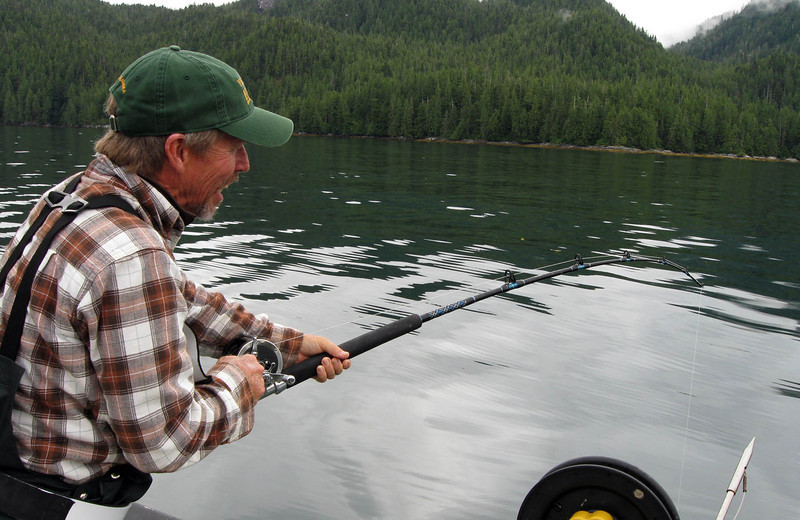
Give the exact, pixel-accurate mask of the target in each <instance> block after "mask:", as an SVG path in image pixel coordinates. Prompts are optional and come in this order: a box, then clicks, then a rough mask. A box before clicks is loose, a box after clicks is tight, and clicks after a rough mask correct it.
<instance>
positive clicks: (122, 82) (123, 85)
mask: <svg viewBox="0 0 800 520" xmlns="http://www.w3.org/2000/svg"><path fill="white" fill-rule="evenodd" d="M117 79H119V84H120V85H122V93H123V94H124V93H125V91H126V90H127V89H126V88H125V78H123V77H122V76H120V77H119V78H117Z"/></svg>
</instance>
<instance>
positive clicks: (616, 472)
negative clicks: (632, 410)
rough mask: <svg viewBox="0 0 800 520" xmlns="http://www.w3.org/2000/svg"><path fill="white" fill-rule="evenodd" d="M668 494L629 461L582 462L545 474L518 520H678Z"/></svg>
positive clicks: (592, 459)
mask: <svg viewBox="0 0 800 520" xmlns="http://www.w3.org/2000/svg"><path fill="white" fill-rule="evenodd" d="M679 518H680V517H679V516H678V512H677V510H676V509H675V505H674V504H673V503H672V500H670V498H669V496H668V495H667V493H666V492H665V491H664V490H663V489H662V488H661V486H659V485H658V483H657V482H656V481H655V480H653V479H652V478H651V477H650V476H649V475H647V474H646V473H645V472H643V471H642V470H640V469H639V468H637V467H635V466H632V465H630V464H628V463H626V462H622V461H620V460H616V459H610V458H606V457H582V458H578V459H573V460H570V461H567V462H565V463H563V464H560V465H558V466H556V467H555V468H553V469H551V470H550V471H549V472H547V473H546V474H545V475H544V477H542V479H541V480H539V482H538V483H537V484H536V485H535V486H533V488H532V489H531V491H530V492H529V493H528V496H526V497H525V500H524V501H523V502H522V506H521V507H520V510H519V515H518V516H517V520H679Z"/></svg>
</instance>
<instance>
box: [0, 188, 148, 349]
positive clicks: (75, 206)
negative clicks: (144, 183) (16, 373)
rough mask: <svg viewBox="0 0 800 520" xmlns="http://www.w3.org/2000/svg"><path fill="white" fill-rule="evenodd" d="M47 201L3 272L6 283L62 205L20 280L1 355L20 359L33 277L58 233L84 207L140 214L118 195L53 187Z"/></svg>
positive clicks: (2, 276)
mask: <svg viewBox="0 0 800 520" xmlns="http://www.w3.org/2000/svg"><path fill="white" fill-rule="evenodd" d="M79 180H80V177H77V178H76V179H73V180H72V181H70V183H69V185H68V186H67V189H69V188H70V187H71V188H72V190H74V189H75V187H76V186H77V184H78V182H77V181H79ZM46 201H47V206H45V207H44V208H43V209H42V212H41V213H40V214H39V216H38V217H37V218H36V221H35V222H34V223H33V224H31V227H30V229H28V231H27V233H25V236H24V237H23V238H22V239H21V240H20V242H19V243H18V244H17V246H16V248H15V249H14V251H12V252H11V254H10V255H9V260H8V262H7V263H6V265H5V266H4V267H3V270H2V271H1V272H0V283H2V284H5V280H6V277H7V276H8V272H9V271H10V270H11V266H13V264H14V263H16V261H17V260H19V258H20V257H21V256H22V252H23V250H24V249H25V246H27V245H28V244H29V243H30V241H31V240H32V238H33V235H35V234H36V231H38V229H39V228H40V227H41V226H42V224H43V223H44V221H45V219H46V218H47V216H48V215H49V214H50V213H51V212H52V211H53V210H54V209H56V208H59V209H60V210H61V216H60V217H59V218H58V220H56V222H55V223H54V224H53V226H52V227H51V228H50V230H49V231H48V232H47V234H45V236H44V237H43V238H42V242H41V244H39V247H38V249H37V250H36V252H35V253H34V254H33V257H31V260H30V262H29V263H28V266H27V267H26V269H25V272H24V273H23V275H22V280H21V281H20V284H19V288H18V289H17V295H16V298H15V299H14V304H13V306H12V307H11V314H10V315H9V317H8V324H7V325H6V330H5V333H4V334H3V341H2V344H0V355H3V356H6V357H8V358H10V359H12V360H13V359H16V358H17V352H18V351H19V342H20V339H22V331H23V328H24V325H25V315H26V314H27V311H28V304H29V303H30V300H31V290H32V288H33V279H34V277H35V276H36V272H37V271H38V270H39V265H41V263H42V260H43V259H44V257H45V255H46V254H47V250H48V249H50V245H51V244H52V243H53V239H54V238H55V236H56V235H57V234H58V233H59V232H60V231H61V230H62V229H64V228H65V227H66V226H67V225H68V224H69V223H70V222H72V221H73V220H75V217H76V216H78V213H79V212H80V211H82V210H84V209H100V208H108V207H115V208H119V209H121V210H123V211H127V212H128V213H131V214H133V215H137V216H138V214H137V213H136V210H134V209H133V206H131V205H130V204H129V203H128V202H126V201H125V200H124V199H122V198H121V197H119V196H117V195H99V196H97V197H92V198H90V199H88V200H85V199H82V198H80V197H76V196H74V195H73V194H72V193H70V192H68V191H66V190H65V191H63V192H62V191H56V190H53V191H50V192H49V193H48V194H47V197H46Z"/></svg>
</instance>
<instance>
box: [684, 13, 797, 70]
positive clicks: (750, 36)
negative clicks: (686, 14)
mask: <svg viewBox="0 0 800 520" xmlns="http://www.w3.org/2000/svg"><path fill="white" fill-rule="evenodd" d="M670 50H672V51H674V52H677V53H679V54H683V55H685V56H694V57H695V58H700V59H703V60H710V61H717V62H720V63H738V64H741V63H748V62H751V61H754V60H757V59H761V58H766V57H769V56H771V55H773V54H793V55H800V1H798V0H791V1H788V0H781V2H779V5H773V2H770V3H765V4H759V3H752V4H749V5H747V6H746V7H745V8H744V9H742V11H741V12H740V13H738V14H736V15H735V16H732V17H730V18H728V19H725V20H723V21H722V22H720V23H719V24H718V25H716V26H715V27H714V28H713V29H711V30H709V31H708V32H706V33H703V34H699V35H697V36H695V37H694V38H692V39H691V40H689V41H687V42H681V43H678V44H676V45H674V46H673V47H671V48H670Z"/></svg>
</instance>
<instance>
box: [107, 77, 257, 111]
mask: <svg viewBox="0 0 800 520" xmlns="http://www.w3.org/2000/svg"><path fill="white" fill-rule="evenodd" d="M236 82H237V83H238V84H239V86H240V87H242V94H244V100H245V101H247V104H248V105H249V104H250V103H252V102H253V100H252V99H250V94H248V93H247V87H245V86H244V81H242V78H236ZM122 88H123V89H124V88H125V87H122ZM123 92H124V90H123Z"/></svg>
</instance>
